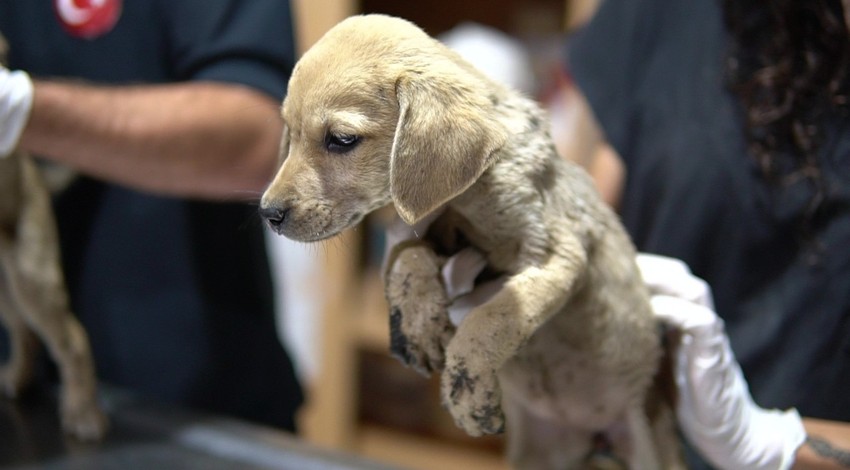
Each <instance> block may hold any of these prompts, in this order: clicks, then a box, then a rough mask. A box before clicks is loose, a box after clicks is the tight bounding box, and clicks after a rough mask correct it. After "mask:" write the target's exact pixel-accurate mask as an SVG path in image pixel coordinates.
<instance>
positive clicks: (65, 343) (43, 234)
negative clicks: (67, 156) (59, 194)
mask: <svg viewBox="0 0 850 470" xmlns="http://www.w3.org/2000/svg"><path fill="white" fill-rule="evenodd" d="M23 178H24V185H23V187H24V188H25V195H24V203H23V205H22V207H21V213H20V217H19V221H18V226H17V234H16V235H17V243H16V244H15V247H14V250H13V251H12V252H11V253H10V255H9V256H11V257H12V259H11V260H10V262H9V263H8V264H9V267H10V269H9V270H8V271H10V273H9V274H10V275H9V276H8V281H9V282H8V285H9V286H10V288H11V293H12V301H13V302H14V304H15V305H16V306H17V307H18V308H19V310H20V312H21V314H22V317H23V318H24V319H25V320H26V321H27V323H28V324H29V326H30V328H32V330H33V331H35V332H36V333H37V334H38V335H39V337H40V338H41V339H42V341H43V342H44V343H45V345H46V346H47V348H48V350H49V352H50V354H51V356H52V357H53V359H54V361H55V362H56V364H57V366H58V367H59V372H60V374H61V378H62V403H61V408H62V423H63V426H64V427H65V430H66V431H67V432H69V433H71V434H73V435H74V436H76V437H78V438H80V439H86V440H88V439H99V438H101V437H102V436H103V434H104V432H105V431H106V418H105V416H104V415H103V413H102V412H101V410H100V408H99V407H98V405H97V396H96V393H97V392H96V384H97V379H96V377H95V372H94V361H93V359H92V355H91V351H90V349H89V342H88V337H87V335H86V333H85V330H83V327H82V326H81V325H80V323H79V321H77V319H76V318H75V317H74V315H73V314H72V313H71V311H70V308H69V300H68V294H67V291H66V289H65V279H64V275H63V273H62V268H61V265H60V256H59V246H58V236H57V233H56V227H55V224H54V221H53V218H52V215H53V213H52V209H51V206H50V199H49V194H48V192H47V190H46V188H45V187H44V186H43V184H42V182H41V180H40V179H39V177H38V174H37V170H36V168H35V165H34V164H33V163H32V162H31V161H29V160H26V161H25V163H24V171H23Z"/></svg>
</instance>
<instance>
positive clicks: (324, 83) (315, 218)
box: [260, 15, 507, 241]
mask: <svg viewBox="0 0 850 470" xmlns="http://www.w3.org/2000/svg"><path fill="white" fill-rule="evenodd" d="M496 86H497V85H495V84H493V83H492V82H490V81H489V80H488V79H487V78H485V77H484V76H483V75H482V74H481V73H480V72H478V71H476V70H475V69H474V68H473V67H472V66H470V65H469V64H467V63H466V62H464V61H463V60H462V59H461V58H460V57H459V56H458V55H456V54H455V53H453V52H451V51H450V50H448V49H447V48H446V47H445V46H443V45H442V44H440V43H439V42H437V41H436V40H434V39H432V38H430V37H429V36H427V35H426V34H425V33H424V32H423V31H422V30H420V29H419V28H417V27H416V26H414V25H413V24H411V23H409V22H407V21H404V20H401V19H398V18H391V17H387V16H381V15H368V16H356V17H352V18H349V19H347V20H345V21H343V22H342V23H340V24H339V25H337V26H336V27H334V28H333V29H331V30H330V31H329V32H328V33H327V34H326V35H325V36H324V37H323V38H322V39H321V40H320V41H319V42H318V43H317V44H316V45H315V46H314V47H313V48H311V49H310V50H309V51H308V52H307V53H306V54H305V55H304V57H303V58H302V59H301V60H300V61H299V62H298V64H297V65H296V67H295V70H294V72H293V75H292V79H291V80H290V83H289V90H288V95H287V98H286V99H285V100H284V103H283V119H284V122H285V123H286V129H285V131H284V136H283V140H282V143H281V150H280V156H281V162H282V163H281V166H280V169H279V170H278V172H277V175H276V176H275V178H274V180H273V181H272V183H271V185H270V186H269V187H268V189H267V190H266V192H265V194H263V198H262V201H261V204H260V210H261V213H262V215H263V216H264V217H265V218H266V219H267V221H268V222H269V225H270V226H271V227H272V228H273V229H274V230H275V231H277V232H278V233H280V234H283V235H286V236H287V237H289V238H293V239H296V240H303V241H313V240H321V239H324V238H328V237H331V236H333V235H336V234H337V233H339V232H340V231H342V230H344V229H346V228H348V227H351V226H352V225H354V224H356V223H358V222H360V220H362V218H363V217H364V216H365V215H366V214H368V213H369V212H371V211H373V210H375V209H378V208H380V207H382V206H385V205H387V204H389V203H391V202H392V203H394V204H395V207H396V210H397V211H398V213H399V215H401V217H402V218H403V219H404V220H405V222H407V223H409V224H413V223H415V222H416V221H418V220H420V219H421V218H422V217H424V216H425V215H427V214H428V213H430V212H432V211H433V210H435V209H436V208H438V207H439V206H441V205H442V204H444V203H445V202H446V201H448V200H449V199H451V198H453V197H455V196H457V195H458V194H460V193H461V192H463V191H464V190H465V189H467V188H468V187H469V186H470V185H471V184H472V183H474V182H475V180H476V179H477V178H478V177H479V176H480V175H481V173H483V172H484V170H485V169H486V168H487V167H488V166H489V164H490V163H491V160H492V158H493V155H494V153H495V152H496V151H497V150H498V149H499V148H501V147H502V146H503V145H504V143H505V141H506V139H507V131H506V129H505V128H504V126H503V125H502V124H501V123H500V122H499V121H498V120H497V119H496V115H495V113H496V109H495V102H494V101H495V99H494V98H493V97H492V96H491V95H490V92H489V90H493V89H494V87H496Z"/></svg>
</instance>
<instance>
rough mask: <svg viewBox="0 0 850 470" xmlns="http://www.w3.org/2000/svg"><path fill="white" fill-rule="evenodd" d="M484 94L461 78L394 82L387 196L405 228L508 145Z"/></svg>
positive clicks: (455, 191)
mask: <svg viewBox="0 0 850 470" xmlns="http://www.w3.org/2000/svg"><path fill="white" fill-rule="evenodd" d="M476 85H477V86H476ZM487 88H488V87H487V86H486V84H483V83H478V82H477V81H476V80H473V79H472V78H471V77H464V72H460V73H451V72H448V73H445V74H442V73H441V74H439V75H437V74H435V75H430V76H427V77H426V76H423V75H421V74H416V73H410V74H408V75H406V76H402V77H400V78H399V79H398V81H397V82H396V96H397V97H398V103H399V119H398V124H397V125H396V132H395V139H394V141H393V148H392V154H391V158H390V191H391V194H392V199H393V202H394V203H395V207H396V211H398V213H399V215H400V216H401V218H402V219H403V220H404V221H405V222H407V223H408V224H411V225H412V224H414V223H416V222H417V221H419V220H420V219H422V217H424V216H425V215H427V214H428V213H430V212H431V211H433V210H435V209H436V208H438V207H440V206H441V205H442V204H444V203H445V202H447V201H448V200H450V199H452V198H453V197H455V196H457V195H458V194H460V193H462V192H463V191H465V190H466V189H467V188H469V186H471V185H472V183H474V182H475V181H476V180H477V179H478V177H479V176H481V174H482V173H483V172H484V170H486V169H487V167H488V166H489V165H490V163H491V160H492V157H493V155H494V153H495V152H496V151H497V150H498V149H500V148H501V147H502V146H503V145H504V144H505V142H506V141H507V138H508V135H507V130H506V129H505V127H504V126H503V125H502V124H501V123H500V122H499V121H498V120H497V119H496V116H495V105H494V104H493V103H492V102H491V100H490V99H489V98H488V96H487V95H486V94H485V93H484V91H483V90H485V89H487Z"/></svg>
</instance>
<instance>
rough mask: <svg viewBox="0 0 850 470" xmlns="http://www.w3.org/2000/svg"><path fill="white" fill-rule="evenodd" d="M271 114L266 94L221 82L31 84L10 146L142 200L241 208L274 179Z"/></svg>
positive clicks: (276, 123) (274, 113) (276, 127)
mask: <svg viewBox="0 0 850 470" xmlns="http://www.w3.org/2000/svg"><path fill="white" fill-rule="evenodd" d="M278 108H279V103H277V102H275V100H273V99H272V98H270V97H268V96H266V95H263V94H261V93H259V92H256V91H253V90H251V89H249V88H247V87H243V86H239V85H231V84H224V83H212V82H187V83H180V84H172V85H140V86H121V87H105V86H90V85H85V84H80V83H70V82H56V81H39V80H36V81H35V96H34V102H33V109H32V114H31V116H30V121H29V124H28V125H27V128H26V129H25V130H24V133H23V135H22V137H21V141H20V147H21V148H22V149H23V150H25V151H28V152H30V153H32V154H34V155H38V156H41V157H44V158H46V159H49V160H53V161H55V162H58V163H62V164H65V165H68V166H70V167H72V168H74V169H75V170H77V171H79V172H81V173H84V174H87V175H91V176H93V177H96V178H101V179H104V180H109V181H112V182H115V183H118V184H122V185H126V186H129V187H132V188H135V189H139V190H143V191H149V192H155V193H158V194H163V195H174V196H186V197H198V198H210V199H251V198H253V197H258V196H259V193H260V192H261V191H262V189H263V187H264V186H265V184H266V183H268V180H269V178H270V177H271V174H272V172H273V171H274V165H275V162H276V157H277V146H278V143H279V139H280V133H281V126H282V123H281V119H280V117H279V112H278Z"/></svg>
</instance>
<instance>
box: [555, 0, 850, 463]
mask: <svg viewBox="0 0 850 470" xmlns="http://www.w3.org/2000/svg"><path fill="white" fill-rule="evenodd" d="M848 4H850V2H846V1H845V2H842V1H840V0H817V1H812V2H794V1H778V2H753V1H731V0H730V1H724V2H721V1H715V0H695V1H687V2H681V1H676V0H640V1H634V0H629V1H622V0H607V1H605V2H603V3H602V5H601V7H600V9H599V11H598V12H597V13H596V15H595V17H594V18H593V19H592V20H591V22H590V23H589V24H588V25H587V26H585V27H584V28H583V29H582V30H581V31H579V32H578V33H576V34H575V35H574V36H573V37H571V39H570V42H569V48H568V58H569V72H570V73H571V74H572V76H574V77H575V79H576V82H577V84H578V86H579V88H580V89H581V92H582V93H583V94H584V96H585V97H586V100H587V102H588V103H589V105H590V107H591V108H592V110H593V113H594V115H595V118H596V120H597V121H598V123H599V125H600V126H601V129H602V130H603V133H604V136H605V139H606V140H607V144H608V145H610V148H609V150H610V149H613V152H611V151H605V152H600V153H599V155H600V156H607V157H608V158H617V157H619V159H620V160H619V164H620V165H622V167H621V168H622V169H623V170H624V173H623V174H624V175H625V178H624V180H623V182H622V183H623V185H622V187H621V188H622V192H621V194H620V197H619V198H618V201H617V206H618V208H619V210H620V213H621V214H622V218H623V221H624V223H625V225H626V227H627V229H628V230H629V232H630V234H631V236H632V237H633V239H634V241H635V244H636V245H637V248H638V249H639V250H640V251H644V252H651V253H659V254H663V255H666V256H670V257H674V258H678V259H681V260H684V261H685V262H686V263H687V265H689V266H690V268H691V269H692V270H693V273H694V274H695V275H696V276H698V277H700V278H702V279H704V280H705V281H707V283H708V284H709V285H710V286H711V289H712V291H713V293H714V300H715V309H716V312H717V314H718V315H720V316H721V317H722V319H723V322H724V323H725V328H726V331H727V332H728V338H729V341H730V343H731V349H732V350H734V354H735V357H737V360H738V362H739V363H740V366H741V369H742V371H743V376H744V378H745V380H746V383H747V384H748V385H749V390H750V392H751V394H752V398H753V399H754V401H755V403H757V404H758V405H760V406H761V407H765V408H778V409H789V408H796V410H797V411H799V413H800V415H802V416H803V417H804V418H803V419H802V424H803V425H804V426H805V429H806V432H807V434H808V438H809V440H808V441H806V442H807V443H806V444H805V445H803V446H802V447H800V450H799V452H798V453H797V461H796V465H797V466H800V467H801V468H802V467H803V466H805V464H806V457H805V456H804V454H805V453H807V452H808V453H811V452H815V453H819V454H820V455H819V456H817V457H819V458H822V459H825V460H828V461H829V462H830V463H832V464H833V465H835V464H839V465H841V462H844V463H843V465H848V464H850V463H848V462H850V452H848V451H847V449H848V448H850V424H847V423H846V422H847V421H850V249H848V247H850V101H848V93H850V34H848V28H849V27H850V25H848V24H847V23H846V20H845V18H850V15H847V13H848V12H847V11H845V9H846V8H848V7H850V5H848ZM603 166H606V167H611V166H613V167H616V166H617V165H616V164H614V165H603ZM616 186H617V185H615V187H616ZM721 325H722V323H721ZM744 391H746V388H744ZM699 398H701V399H705V400H706V401H707V402H709V401H710V400H711V399H712V398H713V397H711V396H708V395H706V396H701V397H699ZM718 412H721V408H718ZM732 415H734V413H732ZM819 420H827V421H829V422H831V423H825V422H823V421H819ZM841 422H844V423H841ZM825 424H826V425H827V427H828V429H827V428H824V427H823V425H825ZM783 431H784V430H783V429H782V428H776V429H771V430H769V432H767V433H766V434H772V435H774V436H778V437H781V435H782V433H783ZM746 434H747V433H745V432H744V433H739V435H738V437H739V438H742V439H746ZM741 436H744V437H741ZM823 436H825V437H826V438H827V442H828V443H829V444H830V446H828V447H830V449H831V450H829V449H827V447H824V446H823V445H821V444H822V443H819V442H818V441H816V440H813V439H819V438H820V437H823ZM738 443H739V442H738V441H734V440H732V441H730V442H728V443H726V444H724V445H720V447H719V449H720V451H719V452H717V453H718V454H723V455H722V457H728V456H731V455H734V454H735V452H736V447H735V446H736V445H737V444H738ZM696 447H700V445H699V443H696ZM818 449H820V451H823V450H824V449H827V451H826V452H825V453H824V452H818ZM721 460H722V458H721ZM791 462H793V459H791ZM786 464H788V465H790V462H789V461H787V460H786ZM699 465H701V464H699V463H697V462H696V461H695V462H693V467H694V468H698V466H699ZM739 465H743V464H739ZM727 466H728V464H727ZM732 467H733V468H734V465H732ZM739 468H744V467H743V466H740V467H739ZM756 468H762V467H756Z"/></svg>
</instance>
